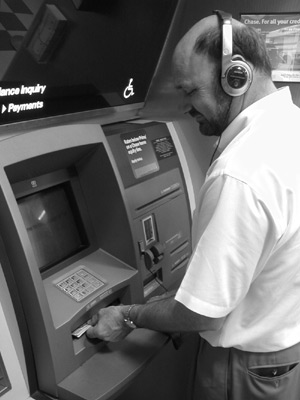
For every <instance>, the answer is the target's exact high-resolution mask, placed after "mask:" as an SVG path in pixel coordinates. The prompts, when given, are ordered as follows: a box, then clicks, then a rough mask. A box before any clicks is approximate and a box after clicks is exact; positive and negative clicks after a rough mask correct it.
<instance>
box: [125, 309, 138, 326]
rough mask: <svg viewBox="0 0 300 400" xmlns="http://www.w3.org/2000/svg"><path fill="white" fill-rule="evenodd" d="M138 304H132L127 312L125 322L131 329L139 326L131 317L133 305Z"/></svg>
mask: <svg viewBox="0 0 300 400" xmlns="http://www.w3.org/2000/svg"><path fill="white" fill-rule="evenodd" d="M135 306H136V304H132V305H131V306H130V307H129V308H128V309H127V311H126V313H125V317H124V322H125V324H126V325H127V326H129V327H130V328H131V329H135V328H137V326H136V324H135V323H134V322H133V321H132V319H131V317H130V311H131V310H132V309H133V307H135Z"/></svg>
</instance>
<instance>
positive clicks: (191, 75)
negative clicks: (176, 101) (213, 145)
mask: <svg viewBox="0 0 300 400" xmlns="http://www.w3.org/2000/svg"><path fill="white" fill-rule="evenodd" d="M219 79H220V78H219V76H217V77H216V72H215V64H214V63H213V62H212V61H210V60H209V58H208V57H207V56H206V55H201V56H199V55H197V54H193V55H192V56H191V57H189V60H188V61H187V60H186V58H185V59H184V58H182V57H181V56H179V57H176V58H175V61H174V82H175V87H176V88H177V89H178V90H179V91H180V92H181V93H182V96H183V107H184V112H185V113H189V114H190V115H191V116H192V117H193V118H195V120H196V121H197V122H198V124H199V130H200V132H201V133H202V134H203V135H205V136H220V135H221V134H222V132H223V131H224V130H225V128H226V127H227V126H228V124H229V113H230V107H231V101H232V97H231V96H229V95H227V94H226V93H225V92H224V91H223V90H222V88H221V85H220V81H219Z"/></svg>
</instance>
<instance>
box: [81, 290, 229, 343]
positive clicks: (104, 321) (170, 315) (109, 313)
mask: <svg viewBox="0 0 300 400" xmlns="http://www.w3.org/2000/svg"><path fill="white" fill-rule="evenodd" d="M129 307H130V306H117V307H108V308H103V309H101V310H100V311H99V312H98V314H97V315H96V316H94V317H93V318H92V320H91V321H90V322H91V324H92V325H93V326H92V327H91V328H89V330H88V331H87V336H88V337H90V338H98V339H102V340H105V341H114V342H116V341H119V340H122V339H124V338H125V337H126V336H127V335H128V333H129V332H131V328H130V327H129V326H128V325H127V324H126V323H125V322H124V319H125V318H126V317H128V315H127V314H128V310H129ZM130 319H131V321H132V322H133V323H134V324H135V325H136V326H137V327H138V328H147V329H151V330H155V331H161V332H167V333H174V332H203V331H213V330H218V329H220V327H221V326H222V324H223V322H224V319H225V318H209V317H205V316H202V315H199V314H197V313H194V312H193V311H191V310H189V309H188V308H186V307H185V306H184V305H182V304H181V303H179V302H178V301H176V300H175V299H174V297H171V298H162V299H158V300H156V301H152V302H149V303H147V304H141V305H134V306H133V307H131V309H130Z"/></svg>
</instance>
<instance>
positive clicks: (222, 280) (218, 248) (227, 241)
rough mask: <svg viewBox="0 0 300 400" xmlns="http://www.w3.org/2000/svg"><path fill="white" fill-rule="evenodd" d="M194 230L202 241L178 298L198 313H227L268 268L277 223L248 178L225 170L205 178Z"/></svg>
mask: <svg viewBox="0 0 300 400" xmlns="http://www.w3.org/2000/svg"><path fill="white" fill-rule="evenodd" d="M195 232H196V242H197V244H196V246H195V249H194V252H193V254H192V256H191V260H190V263H189V266H188V269H187V272H186V274H185V277H184V279H183V281H182V284H181V286H180V288H179V290H178V292H177V294H176V297H175V298H176V300H177V301H179V302H181V303H182V304H184V305H185V306H186V307H187V308H189V309H190V310H192V311H194V312H196V313H198V314H201V315H204V316H207V317H211V318H220V317H224V316H226V315H227V314H229V313H230V312H231V311H232V310H233V309H234V308H235V307H236V306H237V305H238V304H239V303H240V302H241V301H242V299H243V298H244V297H245V295H246V294H247V291H248V290H249V287H250V285H251V282H252V281H253V280H254V279H255V278H256V277H257V275H258V274H259V273H260V271H261V269H262V268H263V266H264V262H265V260H266V259H267V258H268V256H269V254H270V252H271V250H272V248H273V247H274V243H275V241H276V237H277V236H278V232H276V226H275V224H274V223H273V222H272V216H271V214H270V212H269V211H268V209H267V207H266V205H265V204H264V202H263V200H262V199H260V198H259V197H258V196H257V194H256V193H255V192H254V191H253V190H252V189H251V188H250V187H249V186H248V185H247V184H246V183H244V182H242V181H240V180H238V179H236V178H233V177H231V176H228V175H221V176H219V177H217V178H216V179H214V180H212V181H209V182H207V183H205V184H204V187H203V196H202V201H201V204H200V208H199V215H198V226H197V229H196V231H195Z"/></svg>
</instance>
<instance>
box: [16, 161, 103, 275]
mask: <svg viewBox="0 0 300 400" xmlns="http://www.w3.org/2000/svg"><path fill="white" fill-rule="evenodd" d="M61 185H65V186H66V191H69V194H68V196H67V197H68V200H69V202H70V203H71V205H72V207H73V211H74V218H75V220H76V224H77V226H78V229H82V231H81V235H80V236H81V237H82V238H83V240H84V242H85V243H84V245H83V246H81V247H80V248H79V249H78V251H76V252H75V253H71V254H69V255H66V257H64V258H62V259H60V260H58V261H56V262H54V263H52V264H50V265H46V266H44V267H41V268H39V271H40V273H41V275H42V276H43V277H44V278H45V277H47V276H49V275H52V274H54V273H56V272H57V271H59V270H61V269H63V268H64V267H65V266H66V265H69V264H70V263H72V262H74V261H76V260H78V259H80V258H82V257H83V256H84V255H86V254H89V253H90V252H92V251H93V249H94V247H95V246H94V245H95V235H94V232H93V227H92V223H91V220H90V216H89V213H88V210H87V207H86V202H85V199H84V194H83V192H82V189H81V186H80V182H79V179H78V176H77V173H76V170H75V168H69V169H63V170H59V171H55V172H51V173H48V174H45V175H40V176H37V177H34V178H30V179H28V180H23V181H19V182H16V183H14V184H12V185H11V186H12V190H13V193H14V195H15V199H16V202H17V204H18V202H19V200H21V199H24V198H26V197H28V196H30V195H33V194H37V193H39V192H43V191H45V190H47V189H51V188H53V187H58V186H61ZM19 211H20V210H19ZM20 216H21V219H22V221H23V217H22V215H21V211H20ZM24 228H25V225H24ZM25 229H26V228H25ZM26 232H27V231H26ZM28 239H29V237H28ZM29 242H30V239H29ZM30 243H31V242H30ZM32 251H33V250H32Z"/></svg>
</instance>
